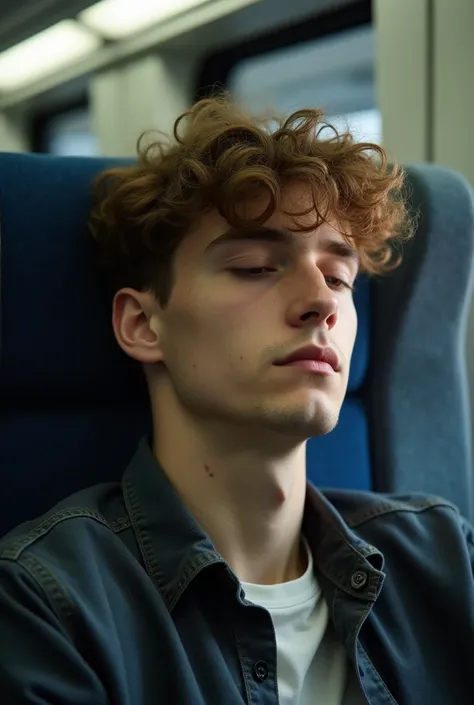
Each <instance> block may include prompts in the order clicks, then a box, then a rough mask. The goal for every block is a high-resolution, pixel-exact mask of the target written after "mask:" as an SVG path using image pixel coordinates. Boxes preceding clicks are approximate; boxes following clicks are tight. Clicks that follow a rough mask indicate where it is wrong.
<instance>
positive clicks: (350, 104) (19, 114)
mask: <svg viewBox="0 0 474 705" xmlns="http://www.w3.org/2000/svg"><path fill="white" fill-rule="evenodd" d="M472 27H474V3H473V2H472V0H417V1H416V2H414V1H413V0H397V2H394V1H393V0H372V1H370V0H357V1H351V0H291V2H288V1H287V0H161V1H160V2H158V1H157V0H100V1H99V2H92V1H91V0H37V1H36V2H35V3H32V2H30V0H2V3H1V5H0V152H39V153H46V154H52V155H58V156H61V155H65V156H67V155H74V156H84V157H94V156H105V157H131V156H133V155H134V154H135V150H136V142H137V137H138V136H139V134H141V133H142V132H143V131H145V130H148V129H159V130H163V131H165V132H169V131H170V129H171V127H172V124H173V121H174V119H175V118H176V117H177V115H179V114H180V113H181V112H182V111H183V110H185V109H186V108H188V107H189V105H190V104H191V103H192V102H193V101H194V100H195V99H197V98H199V97H202V96H205V95H207V94H209V92H210V91H211V90H213V89H215V87H216V86H217V87H225V88H226V89H228V90H229V91H230V92H231V93H232V94H233V96H234V97H235V99H236V100H237V101H239V102H240V103H241V104H243V105H245V106H246V107H249V108H250V109H252V110H265V109H267V108H275V109H277V110H278V111H281V112H285V113H288V112H290V111H292V110H295V109H298V108H300V107H304V106H308V105H310V106H317V107H321V108H322V109H323V110H324V111H325V113H326V115H327V117H328V119H329V121H331V122H333V123H334V124H336V126H342V127H344V126H348V127H349V128H350V129H351V130H352V131H353V133H354V135H355V136H356V138H357V139H361V140H365V141H373V142H377V143H380V144H382V145H383V147H384V148H385V149H386V151H387V153H388V155H389V158H390V159H392V160H394V161H398V162H401V163H402V164H405V165H410V164H423V163H432V164H437V165H439V166H442V167H447V168H448V169H452V170H454V171H456V172H458V173H459V174H461V175H462V176H463V178H464V179H466V180H467V181H468V182H470V183H471V184H474V159H473V158H472V155H473V152H474V137H473V135H472V127H471V119H472V114H473V112H474V82H473V81H472V78H471V69H470V67H472V66H473V65H474V44H473V43H472V41H471V39H472V36H471V35H472V31H471V30H472ZM473 237H474V234H473ZM466 320H467V323H466V335H465V339H466V343H465V345H466V365H467V379H468V387H469V388H468V390H467V392H468V394H469V395H470V396H469V398H470V399H471V407H472V399H473V398H474V313H472V307H471V313H470V315H469V316H468V317H467V319H466ZM471 417H472V414H471ZM471 417H470V418H471ZM469 423H471V424H472V422H471V420H470V419H469ZM471 436H472V431H471ZM472 500H473V501H474V495H473V497H472Z"/></svg>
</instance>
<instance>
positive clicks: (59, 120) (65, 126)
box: [43, 108, 99, 157]
mask: <svg viewBox="0 0 474 705" xmlns="http://www.w3.org/2000/svg"><path fill="white" fill-rule="evenodd" d="M43 142H44V151H45V152H47V153H49V154H55V155H58V156H81V157H94V156H96V155H98V154H99V144H98V140H97V137H96V136H95V135H94V133H93V130H92V127H91V120H90V113H89V110H88V109H87V108H80V109H77V110H70V111H68V112H65V113H61V114H59V115H57V116H56V117H54V118H52V119H51V120H50V121H49V122H48V123H47V125H46V127H45V132H44V136H43Z"/></svg>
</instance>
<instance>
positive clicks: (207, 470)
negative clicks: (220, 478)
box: [204, 465, 214, 477]
mask: <svg viewBox="0 0 474 705" xmlns="http://www.w3.org/2000/svg"><path fill="white" fill-rule="evenodd" d="M204 469H205V471H206V472H207V474H208V475H209V477H214V473H213V472H211V470H210V468H209V465H204Z"/></svg>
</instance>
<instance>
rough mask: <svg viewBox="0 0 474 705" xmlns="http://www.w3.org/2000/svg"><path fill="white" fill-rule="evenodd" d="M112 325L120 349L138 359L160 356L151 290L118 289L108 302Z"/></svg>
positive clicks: (149, 360) (156, 359) (152, 359)
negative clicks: (109, 302)
mask: <svg viewBox="0 0 474 705" xmlns="http://www.w3.org/2000/svg"><path fill="white" fill-rule="evenodd" d="M112 326H113V329H114V333H115V337H116V339H117V342H118V344H119V345H120V347H121V348H122V350H123V351H124V352H125V353H127V355H129V356H130V357H133V358H134V359H135V360H138V362H142V363H148V364H150V363H155V362H160V361H161V360H162V359H163V356H162V351H161V347H160V335H159V333H160V331H159V316H158V304H157V301H156V299H155V297H154V296H153V294H152V293H151V292H148V291H136V290H135V289H130V288H126V289H120V291H118V292H117V293H116V294H115V296H114V301H113V305H112Z"/></svg>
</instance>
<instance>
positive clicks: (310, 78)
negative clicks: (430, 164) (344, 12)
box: [227, 25, 382, 144]
mask: <svg viewBox="0 0 474 705" xmlns="http://www.w3.org/2000/svg"><path fill="white" fill-rule="evenodd" d="M374 55H375V47H374V29H373V27H372V25H365V26H361V27H356V28H354V29H349V30H346V31H343V32H339V33H337V34H332V35H329V36H325V37H319V38H318V39H316V40H310V41H306V42H304V43H301V44H299V45H296V46H291V47H285V48H282V49H277V50H274V51H271V52H268V53H266V54H264V55H259V56H254V57H250V58H247V59H244V60H243V61H241V62H240V63H239V64H237V65H236V66H235V67H234V68H233V69H232V70H231V72H230V74H229V77H228V82H227V85H228V88H229V89H230V91H231V92H232V93H233V95H234V96H235V97H236V99H237V100H238V101H239V102H241V103H242V104H243V105H245V106H246V107H248V108H250V109H252V110H256V111H260V110H266V109H268V108H270V109H271V108H273V109H276V110H278V111H282V112H284V113H288V112H291V111H293V110H297V109H298V108H302V107H307V106H317V107H321V108H322V109H323V110H324V112H325V114H326V118H327V120H328V121H329V122H332V123H333V124H335V126H336V127H344V126H348V127H349V128H350V129H351V130H352V131H353V133H354V135H355V137H356V138H357V139H360V140H370V141H374V142H377V143H379V144H380V143H381V141H382V124H381V116H380V112H379V110H378V109H377V106H376V100H375V80H374Z"/></svg>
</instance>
